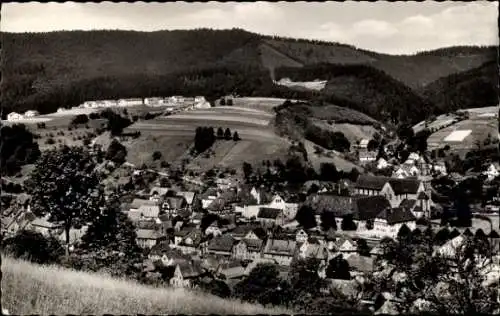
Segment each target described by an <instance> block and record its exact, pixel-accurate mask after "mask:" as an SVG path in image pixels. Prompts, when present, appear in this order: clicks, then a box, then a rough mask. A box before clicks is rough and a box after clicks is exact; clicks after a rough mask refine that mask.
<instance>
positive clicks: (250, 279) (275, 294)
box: [233, 264, 290, 305]
mask: <svg viewBox="0 0 500 316" xmlns="http://www.w3.org/2000/svg"><path fill="white" fill-rule="evenodd" d="M289 289H290V286H289V284H288V283H287V282H285V281H283V280H282V279H281V278H280V277H279V271H278V268H277V267H276V265H274V264H258V265H257V266H256V267H255V268H253V269H252V271H250V274H249V275H248V276H247V277H246V278H244V279H243V280H242V281H240V282H239V283H237V284H236V285H235V287H234V291H233V293H234V296H235V297H237V298H239V299H241V300H244V301H247V302H252V303H253V302H257V303H260V304H263V305H266V304H272V305H286V304H287V303H288V302H289V300H290V295H289V293H287V292H289Z"/></svg>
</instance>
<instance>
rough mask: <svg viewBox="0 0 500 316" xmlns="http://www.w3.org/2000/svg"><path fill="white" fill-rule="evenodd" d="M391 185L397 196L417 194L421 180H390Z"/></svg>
mask: <svg viewBox="0 0 500 316" xmlns="http://www.w3.org/2000/svg"><path fill="white" fill-rule="evenodd" d="M389 183H390V184H391V187H392V189H393V190H394V193H395V194H396V195H400V194H416V193H417V191H418V187H419V186H420V180H418V179H415V178H406V179H396V178H390V180H389Z"/></svg>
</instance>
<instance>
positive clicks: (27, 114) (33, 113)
mask: <svg viewBox="0 0 500 316" xmlns="http://www.w3.org/2000/svg"><path fill="white" fill-rule="evenodd" d="M38 115H40V113H38V111H34V110H29V111H26V112H25V113H24V117H25V118H29V117H35V116H38Z"/></svg>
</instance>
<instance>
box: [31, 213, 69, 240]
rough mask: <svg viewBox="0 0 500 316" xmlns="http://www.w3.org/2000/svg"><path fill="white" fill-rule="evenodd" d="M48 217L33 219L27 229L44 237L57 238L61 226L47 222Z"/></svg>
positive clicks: (61, 229) (61, 228)
mask: <svg viewBox="0 0 500 316" xmlns="http://www.w3.org/2000/svg"><path fill="white" fill-rule="evenodd" d="M48 218H49V217H48V216H45V217H37V218H35V219H34V220H33V221H32V222H31V223H30V224H29V225H28V226H27V227H28V228H29V229H31V230H33V231H36V232H38V233H40V234H42V235H44V236H46V237H47V236H57V235H59V234H61V233H62V232H63V231H64V230H63V225H62V224H61V223H55V222H49V221H48Z"/></svg>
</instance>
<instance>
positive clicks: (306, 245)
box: [296, 239, 328, 264]
mask: <svg viewBox="0 0 500 316" xmlns="http://www.w3.org/2000/svg"><path fill="white" fill-rule="evenodd" d="M297 246H298V247H297V252H296V256H297V258H298V259H306V258H315V259H318V260H319V261H320V262H322V263H323V264H324V263H326V262H327V261H328V249H327V247H326V245H325V244H322V243H319V242H318V241H317V240H313V239H307V240H305V241H304V242H302V243H298V244H297Z"/></svg>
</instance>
